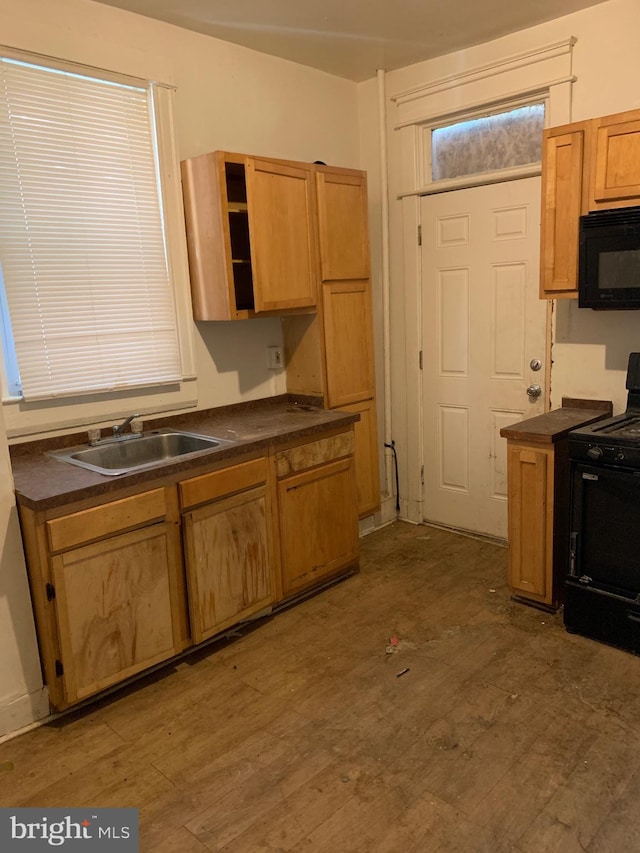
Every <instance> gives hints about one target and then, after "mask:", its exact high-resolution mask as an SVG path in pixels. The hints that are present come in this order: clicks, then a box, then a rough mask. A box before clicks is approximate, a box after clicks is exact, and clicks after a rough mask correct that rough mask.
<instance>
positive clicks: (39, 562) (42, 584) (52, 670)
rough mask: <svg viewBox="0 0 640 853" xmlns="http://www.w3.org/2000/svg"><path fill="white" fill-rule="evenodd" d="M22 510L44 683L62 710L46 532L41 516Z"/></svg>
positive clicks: (24, 540) (50, 695)
mask: <svg viewBox="0 0 640 853" xmlns="http://www.w3.org/2000/svg"><path fill="white" fill-rule="evenodd" d="M19 511H20V527H21V529H22V539H23V542H24V548H25V554H26V558H27V569H28V574H29V588H30V591H31V601H32V603H33V609H34V614H35V620H36V633H37V636H38V648H39V650H40V662H41V664H42V671H43V676H44V682H45V684H46V685H47V689H48V691H49V701H50V703H51V705H52V706H53V707H54V708H62V707H63V706H64V704H65V700H64V692H63V684H62V679H61V678H60V677H59V676H58V675H57V673H56V665H55V664H56V660H60V659H61V657H62V653H61V651H60V645H59V642H58V628H57V623H56V609H55V600H53V601H51V600H49V599H48V598H47V594H46V585H47V584H48V583H53V577H52V575H51V567H50V565H49V556H48V550H47V536H46V531H45V528H44V524H43V523H42V522H41V521H40V520H39V519H38V515H37V514H36V513H34V512H33V511H32V510H30V509H29V508H28V507H24V506H21V507H19Z"/></svg>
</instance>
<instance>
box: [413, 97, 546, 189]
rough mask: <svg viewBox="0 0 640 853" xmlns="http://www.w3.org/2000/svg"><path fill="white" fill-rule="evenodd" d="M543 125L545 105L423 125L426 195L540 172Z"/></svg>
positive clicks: (512, 107)
mask: <svg viewBox="0 0 640 853" xmlns="http://www.w3.org/2000/svg"><path fill="white" fill-rule="evenodd" d="M544 126H545V103H544V101H540V102H537V103H527V104H522V103H520V104H518V105H516V106H511V107H510V108H508V109H506V108H504V107H503V108H502V109H501V110H500V111H499V112H492V113H485V114H477V113H476V114H471V115H468V116H465V117H464V118H460V117H459V116H458V117H456V119H455V120H452V121H450V122H448V123H446V124H438V125H434V124H432V125H430V126H423V128H422V131H423V137H422V142H423V144H422V152H423V156H422V160H423V176H424V186H425V189H426V191H427V192H442V191H444V190H447V189H456V188H458V187H462V186H474V185H477V184H483V183H493V182H495V181H498V180H507V179H509V178H519V177H528V176H531V175H533V174H537V173H539V171H540V163H541V160H542V132H543V130H544Z"/></svg>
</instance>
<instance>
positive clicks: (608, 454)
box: [569, 352, 640, 470]
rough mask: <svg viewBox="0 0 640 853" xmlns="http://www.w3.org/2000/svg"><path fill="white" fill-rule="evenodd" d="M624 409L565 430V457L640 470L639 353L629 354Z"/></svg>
mask: <svg viewBox="0 0 640 853" xmlns="http://www.w3.org/2000/svg"><path fill="white" fill-rule="evenodd" d="M627 391H628V395H627V409H626V411H625V412H624V413H623V414H622V415H615V416H614V417H612V418H607V419H606V420H603V421H597V422H596V423H593V424H590V425H589V426H585V427H581V428H580V429H575V430H573V431H572V432H570V433H569V456H570V457H571V459H574V460H576V461H585V462H595V463H599V464H602V465H613V466H614V467H621V468H630V469H634V470H640V353H639V352H632V353H631V354H630V355H629V366H628V368H627Z"/></svg>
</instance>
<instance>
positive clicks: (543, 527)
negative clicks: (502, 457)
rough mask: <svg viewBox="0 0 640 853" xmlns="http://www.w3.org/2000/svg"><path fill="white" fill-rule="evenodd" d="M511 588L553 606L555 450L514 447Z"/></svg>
mask: <svg viewBox="0 0 640 853" xmlns="http://www.w3.org/2000/svg"><path fill="white" fill-rule="evenodd" d="M508 471H509V474H508V476H509V487H508V491H509V586H510V587H511V588H512V590H514V591H515V592H519V593H522V594H524V595H525V596H531V597H534V598H535V599H536V600H540V601H544V602H545V603H548V604H551V570H552V550H551V549H552V541H553V451H548V450H543V449H538V448H531V447H524V446H521V445H511V446H510V447H509V448H508Z"/></svg>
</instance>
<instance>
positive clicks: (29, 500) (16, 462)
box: [10, 394, 360, 511]
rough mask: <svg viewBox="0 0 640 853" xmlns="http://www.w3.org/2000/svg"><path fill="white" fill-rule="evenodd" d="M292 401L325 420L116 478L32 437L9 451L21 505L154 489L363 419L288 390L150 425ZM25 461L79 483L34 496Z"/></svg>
mask: <svg viewBox="0 0 640 853" xmlns="http://www.w3.org/2000/svg"><path fill="white" fill-rule="evenodd" d="M261 402H263V403H264V406H261V405H260V403H261ZM288 403H292V404H294V405H295V404H298V405H300V406H301V409H300V411H301V412H304V411H311V412H312V413H314V414H315V415H317V416H321V421H320V422H318V419H317V417H316V418H314V421H313V423H308V424H304V425H301V424H296V425H295V426H293V427H291V426H287V427H282V428H280V429H279V430H276V431H272V432H271V433H270V434H268V435H265V436H264V437H261V438H251V439H246V440H243V439H239V440H237V441H236V442H235V443H234V444H233V445H231V446H229V447H225V448H224V449H223V450H213V451H209V452H203V453H199V454H198V455H197V456H190V458H188V459H187V458H186V457H182V458H180V459H176V460H175V461H172V462H169V463H165V464H159V465H158V466H157V467H154V468H147V469H145V470H142V471H138V472H132V473H131V474H122V475H119V476H115V477H113V476H108V475H102V474H98V473H95V472H92V471H88V470H86V469H83V468H78V467H77V466H71V465H68V466H67V463H64V462H57V461H56V460H54V459H48V458H46V457H44V458H43V453H44V449H43V445H46V449H54V448H55V447H61V446H72V445H70V444H68V443H67V442H65V443H64V444H60V443H56V442H55V439H50V440H46V441H42V440H40V441H36V442H32V443H31V449H30V451H28V452H24V451H22V452H20V453H18V454H16V455H15V457H14V455H13V453H11V455H12V464H13V466H14V480H16V481H17V482H16V484H15V485H16V488H15V495H16V501H17V503H18V504H19V505H20V506H25V507H28V508H30V509H32V510H35V511H45V510H50V509H56V508H59V507H63V506H66V505H68V504H71V503H76V502H78V501H82V500H86V499H89V498H98V497H102V496H109V495H113V497H114V499H117V493H118V492H125V491H127V492H128V491H129V489H131V488H135V487H136V486H146V485H148V486H149V488H154V482H155V481H156V480H164V479H166V478H167V477H174V476H175V475H176V474H181V473H183V472H184V473H186V474H187V475H188V472H189V471H190V470H194V469H197V468H202V467H203V466H206V465H208V464H214V463H217V462H219V461H224V460H229V461H230V462H231V460H233V459H234V458H236V457H239V456H244V455H246V454H248V453H255V452H259V451H261V450H262V451H264V452H265V453H267V452H269V451H270V450H273V449H277V447H278V445H282V444H285V443H287V442H289V441H292V440H295V439H298V438H300V439H306V438H312V437H313V436H314V435H321V434H322V433H324V432H329V431H331V430H333V429H336V428H339V427H341V426H347V425H349V424H352V423H355V422H356V421H358V420H359V419H360V415H359V414H357V413H353V412H342V411H334V410H329V409H319V408H316V407H315V406H311V404H310V403H306V402H303V403H301V402H300V397H299V396H295V397H292V395H288V394H286V395H281V396H279V397H274V398H271V397H269V398H265V400H264V401H260V400H257V401H251V402H250V403H249V404H244V403H241V404H237V405H234V406H228V407H221V408H220V409H209V410H202V411H200V412H194V413H193V415H194V416H195V417H192V415H191V414H183V415H178V416H176V418H175V419H174V418H171V417H166V418H162V419H160V420H158V421H154V422H153V425H152V428H156V427H160V426H169V425H171V426H172V427H174V426H175V427H177V426H178V425H185V424H194V423H195V422H196V421H200V422H203V421H206V420H207V417H209V418H211V417H214V416H215V418H216V420H219V419H220V418H221V417H224V416H225V415H227V416H232V415H236V416H237V415H238V414H241V413H243V412H247V411H248V410H253V412H254V413H255V412H256V411H258V410H260V409H264V410H265V412H269V411H270V410H277V408H278V407H279V406H280V407H282V406H283V405H286V404H288ZM303 406H304V407H306V406H311V408H303ZM218 431H219V430H218ZM78 435H79V436H80V442H82V439H85V440H86V432H85V433H80V434H76V442H75V443H78ZM60 438H64V439H67V438H69V436H62V437H60ZM14 447H20V448H24V447H25V445H14V446H13V447H10V451H13V449H14ZM21 463H22V464H24V465H28V466H29V467H30V468H31V467H33V466H37V467H39V466H40V465H41V466H42V468H43V470H44V469H45V466H46V468H48V471H47V474H48V476H55V474H54V472H53V469H52V468H51V467H50V466H51V465H65V466H67V468H69V469H71V470H70V471H67V472H66V473H67V474H68V476H69V477H71V478H73V479H75V480H77V481H78V482H77V483H76V484H73V485H71V486H69V488H68V489H65V488H61V489H60V490H59V491H57V492H55V493H54V492H52V491H50V492H49V494H44V495H42V496H41V497H38V496H37V490H34V492H35V493H36V496H34V492H32V493H30V492H31V490H30V489H29V488H28V485H25V486H23V487H22V488H21V487H20V483H19V480H20V473H21V471H20V469H21V467H22V464H21ZM63 470H64V469H63ZM55 473H56V474H59V473H60V469H56V472H55ZM196 476H197V475H196ZM45 479H46V477H45ZM83 481H84V482H83ZM45 491H46V490H45Z"/></svg>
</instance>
